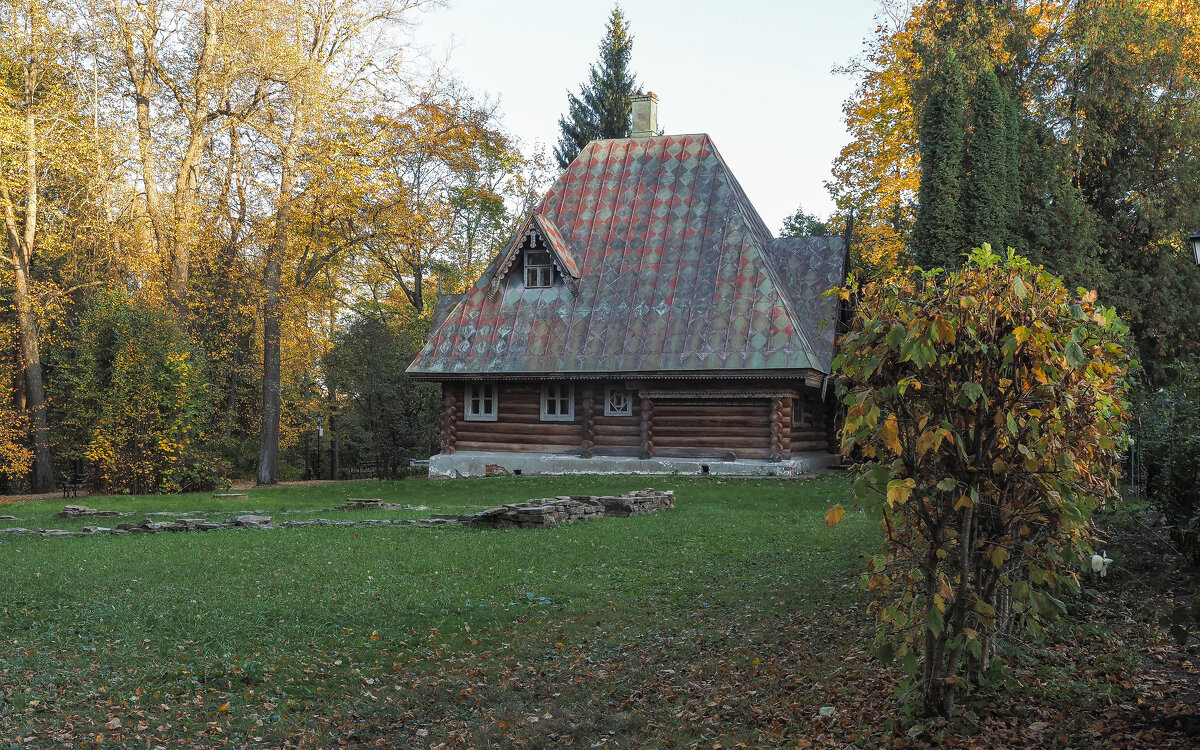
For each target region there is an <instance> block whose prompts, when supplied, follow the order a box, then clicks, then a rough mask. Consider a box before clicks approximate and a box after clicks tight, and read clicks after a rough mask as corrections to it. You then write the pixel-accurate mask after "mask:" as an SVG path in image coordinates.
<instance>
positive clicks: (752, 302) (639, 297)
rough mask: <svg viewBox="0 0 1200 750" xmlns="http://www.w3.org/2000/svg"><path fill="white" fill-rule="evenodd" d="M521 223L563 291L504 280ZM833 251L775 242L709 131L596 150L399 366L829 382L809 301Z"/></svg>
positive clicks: (821, 284) (815, 302) (838, 271)
mask: <svg viewBox="0 0 1200 750" xmlns="http://www.w3.org/2000/svg"><path fill="white" fill-rule="evenodd" d="M530 227H536V229H537V230H538V231H540V232H541V234H542V236H543V238H544V239H545V240H546V242H547V243H548V244H549V245H550V246H551V247H552V248H553V250H554V253H555V255H556V256H557V258H558V260H559V261H560V263H559V265H560V268H561V269H562V270H564V271H566V273H567V274H568V275H570V276H571V277H573V278H572V279H570V281H571V282H572V283H570V284H556V285H555V286H553V287H551V288H549V289H526V288H525V287H524V283H523V281H524V280H523V279H522V277H521V274H519V273H517V274H512V273H507V271H508V269H509V267H510V266H511V265H513V262H514V260H515V258H516V256H517V255H518V254H519V252H518V250H519V247H520V244H521V240H522V238H523V237H524V235H525V234H526V232H528V231H529V229H530ZM844 256H845V253H844V249H843V246H842V241H841V239H840V238H836V237H834V238H825V237H821V238H785V239H779V240H776V239H774V238H773V237H772V236H771V233H770V231H769V230H768V229H767V227H766V225H765V224H764V223H763V221H762V219H761V218H760V217H759V215H758V213H757V212H756V211H755V210H754V208H753V206H751V205H750V202H749V200H748V199H747V198H746V195H745V192H744V191H743V190H742V188H741V186H740V185H739V184H738V182H737V180H736V179H735V178H734V176H733V174H732V173H731V172H730V171H729V169H728V167H727V166H726V165H725V162H724V160H723V159H722V158H721V155H720V154H719V153H718V152H717V150H716V147H715V146H714V145H713V143H712V141H711V140H710V139H709V137H708V136H707V135H684V136H655V137H650V138H642V139H618V140H606V141H594V142H592V143H591V144H589V145H588V146H587V147H586V148H585V149H584V150H583V151H582V152H581V153H580V154H579V156H578V157H577V158H576V159H575V161H574V162H573V163H572V164H571V166H570V167H569V168H568V169H567V171H566V172H565V173H563V175H562V176H560V177H559V179H558V180H557V181H556V182H555V183H554V185H553V186H551V188H550V190H549V191H548V192H547V193H546V196H545V197H544V198H543V200H542V202H541V204H540V205H539V206H538V208H537V209H536V210H535V211H534V214H533V216H531V217H530V219H529V220H528V221H527V222H525V224H524V225H523V226H522V228H521V231H520V232H519V233H518V234H517V235H514V237H513V239H512V240H510V242H509V244H508V246H507V247H506V248H505V249H504V251H503V252H501V253H500V254H499V255H498V256H497V258H496V259H495V260H494V261H493V262H492V264H491V265H490V266H489V267H488V269H487V270H486V271H485V272H484V274H483V276H482V277H481V278H480V279H479V281H477V282H476V283H475V285H474V286H473V287H472V288H471V289H470V290H469V291H467V292H466V294H465V295H463V298H462V299H461V300H460V301H458V303H457V305H455V307H454V308H453V309H452V310H450V311H449V312H448V313H447V314H446V315H445V317H444V318H443V319H441V320H440V322H439V325H437V326H436V327H435V329H434V330H433V331H432V333H431V334H430V337H429V342H428V343H427V344H426V345H425V348H424V349H423V350H422V351H421V353H420V354H418V355H417V357H416V359H415V360H414V361H413V363H412V365H410V367H409V369H408V371H409V373H410V374H412V375H414V376H417V377H423V378H426V379H438V378H439V377H442V376H448V377H456V376H457V377H465V376H472V375H488V376H503V375H537V374H558V375H583V374H605V373H621V374H625V375H629V374H635V373H666V372H671V373H677V374H681V375H682V374H686V373H688V372H696V373H703V372H714V371H721V372H724V373H728V374H733V373H732V372H730V371H746V370H755V371H762V370H768V371H769V370H815V371H817V372H821V373H828V372H829V369H830V363H831V361H832V357H833V333H834V325H833V323H834V318H835V315H836V309H837V308H836V303H835V302H834V301H833V300H831V299H829V298H826V297H822V296H821V292H823V291H824V290H825V289H827V288H829V287H831V286H834V285H835V284H837V283H839V282H840V281H841V279H842V277H843V275H844V271H845V268H844ZM576 280H577V281H576ZM572 287H574V288H572ZM489 291H491V292H492V293H489ZM763 374H766V373H763Z"/></svg>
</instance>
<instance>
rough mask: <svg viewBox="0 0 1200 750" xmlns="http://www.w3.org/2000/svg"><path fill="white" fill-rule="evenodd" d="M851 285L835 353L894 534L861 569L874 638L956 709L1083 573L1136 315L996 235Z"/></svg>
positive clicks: (922, 689) (936, 709) (941, 708)
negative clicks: (935, 263) (1001, 252)
mask: <svg viewBox="0 0 1200 750" xmlns="http://www.w3.org/2000/svg"><path fill="white" fill-rule="evenodd" d="M838 294H839V295H840V296H841V297H842V298H843V299H847V300H850V299H854V300H857V303H858V308H857V313H856V315H855V318H854V322H853V327H852V330H851V331H850V332H849V333H848V334H847V335H846V336H845V337H844V339H843V341H842V345H841V351H842V353H841V355H840V356H839V358H838V361H837V362H836V363H835V369H836V371H838V372H840V373H841V374H840V392H841V394H842V397H843V400H844V402H845V404H846V407H847V415H846V420H845V427H844V430H843V433H842V452H843V454H846V455H857V456H859V457H861V459H862V463H861V466H860V468H861V469H862V473H861V474H860V478H859V480H858V481H857V483H856V494H857V497H858V499H859V500H860V502H862V503H864V504H865V506H866V508H867V510H868V511H869V512H870V513H871V514H873V515H875V516H877V517H878V518H879V519H880V520H881V523H882V527H883V531H884V538H885V545H886V549H885V551H884V552H883V554H880V555H879V556H877V557H875V558H874V559H872V560H871V562H870V564H869V565H868V576H867V579H866V580H867V581H868V586H869V588H870V590H871V591H872V592H873V593H874V603H873V605H872V608H873V611H874V612H875V614H876V615H877V617H878V622H879V629H878V633H879V651H878V654H879V656H880V658H881V659H883V660H884V661H891V660H892V659H893V658H897V659H899V660H900V663H901V665H902V666H903V667H904V668H905V670H906V671H907V673H908V675H909V678H910V679H909V681H908V682H907V683H906V684H905V686H904V687H907V688H908V689H909V690H915V691H919V694H920V695H921V697H922V708H923V710H924V712H925V713H926V714H931V715H932V714H937V715H947V714H949V713H950V711H951V710H952V709H953V707H954V700H955V694H956V692H957V691H958V690H959V688H960V686H962V685H967V686H968V687H969V686H970V685H971V684H973V683H975V682H977V681H978V680H979V679H980V678H981V677H982V676H983V675H984V674H985V673H986V672H987V671H988V670H990V669H993V668H996V667H999V666H1000V665H1001V664H1002V659H1001V658H1000V657H1002V656H1003V655H1004V653H1005V650H1006V647H1007V646H1008V645H1009V644H1010V643H1011V641H1010V640H1009V637H1010V634H1011V633H1013V630H1014V626H1016V625H1021V626H1023V627H1024V628H1025V629H1027V631H1029V632H1030V634H1031V635H1033V636H1035V637H1036V636H1037V635H1039V634H1040V632H1041V629H1042V628H1043V626H1044V624H1045V623H1046V622H1047V621H1048V620H1049V619H1051V618H1052V617H1054V616H1055V615H1057V614H1062V613H1063V612H1064V611H1065V609H1064V605H1063V603H1062V601H1061V599H1060V598H1059V597H1061V596H1062V592H1063V591H1068V592H1069V591H1073V590H1077V588H1078V579H1079V574H1080V572H1081V571H1083V570H1084V569H1085V568H1086V563H1085V560H1086V559H1087V558H1088V557H1089V556H1090V555H1091V554H1092V549H1091V546H1090V534H1089V531H1090V521H1089V519H1090V517H1091V514H1092V511H1093V510H1094V509H1095V508H1096V506H1097V505H1098V504H1099V503H1100V502H1102V501H1103V500H1104V499H1105V498H1107V497H1109V496H1111V495H1113V494H1114V493H1115V489H1116V482H1117V478H1118V454H1119V450H1120V440H1121V435H1122V422H1123V419H1124V418H1125V415H1126V408H1127V407H1126V401H1125V384H1124V376H1125V374H1126V364H1127V355H1126V353H1125V349H1124V347H1123V345H1122V341H1123V340H1124V337H1125V335H1126V333H1127V329H1126V328H1125V327H1124V325H1123V324H1122V323H1121V321H1120V320H1119V319H1118V318H1117V317H1116V315H1115V314H1114V312H1113V311H1112V310H1111V309H1106V308H1102V307H1100V306H1098V305H1097V302H1096V293H1095V292H1094V291H1093V292H1086V293H1083V292H1082V290H1081V292H1080V294H1079V295H1072V294H1070V293H1069V292H1068V290H1067V289H1066V288H1065V287H1064V286H1063V284H1062V283H1061V281H1059V280H1058V279H1057V278H1056V277H1054V276H1053V275H1051V274H1050V273H1049V272H1047V271H1046V270H1044V269H1043V268H1041V267H1038V266H1034V265H1032V264H1031V263H1029V261H1027V260H1025V259H1023V258H1021V257H1020V256H1018V255H1016V254H1015V253H1013V252H1012V251H1011V250H1010V251H1009V252H1008V254H1007V255H1006V256H998V255H996V254H995V253H993V252H992V251H991V250H990V248H988V246H986V245H985V246H984V247H983V248H982V249H979V250H975V251H974V252H973V253H972V254H971V255H970V256H969V257H968V260H967V264H966V265H965V266H964V267H963V268H962V269H961V270H959V271H954V272H951V273H946V272H944V271H942V270H941V269H935V270H933V271H922V270H921V269H919V268H914V269H905V270H900V271H896V272H893V273H892V274H890V275H889V276H888V277H886V278H883V279H880V280H878V281H875V282H872V283H866V284H862V285H860V284H858V283H857V282H855V280H854V279H851V280H850V281H848V282H847V284H846V286H845V287H843V288H842V289H840V290H839V291H838ZM843 513H844V511H843V509H842V508H841V507H840V506H839V507H835V508H834V509H831V511H830V513H829V515H828V516H827V519H828V520H829V521H830V522H831V523H836V522H837V521H838V520H840V518H841V515H842V514H843ZM913 694H916V693H915V692H914V693H913Z"/></svg>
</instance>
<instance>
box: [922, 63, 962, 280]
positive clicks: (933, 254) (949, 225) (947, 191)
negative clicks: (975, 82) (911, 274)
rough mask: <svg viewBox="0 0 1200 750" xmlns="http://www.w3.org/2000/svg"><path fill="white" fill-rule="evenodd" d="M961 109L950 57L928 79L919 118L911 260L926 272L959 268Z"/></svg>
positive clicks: (958, 77)
mask: <svg viewBox="0 0 1200 750" xmlns="http://www.w3.org/2000/svg"><path fill="white" fill-rule="evenodd" d="M964 109H965V94H964V90H963V74H962V67H961V66H960V65H959V62H958V56H957V55H956V54H955V53H954V52H952V51H951V52H949V53H948V54H947V55H946V59H945V61H944V62H943V63H942V65H941V66H940V67H939V69H938V70H937V71H936V72H935V73H934V79H933V82H932V88H931V90H930V92H929V96H928V98H927V99H926V100H925V109H924V112H923V114H922V117H921V136H920V140H921V184H920V188H919V190H918V200H919V202H920V210H919V211H918V213H917V221H916V226H915V227H914V228H913V256H914V259H915V260H916V262H917V263H918V264H919V265H921V266H924V267H926V268H933V267H935V266H941V267H945V268H954V267H957V266H960V265H962V256H963V253H965V252H966V251H967V244H968V243H967V234H966V232H965V231H964V226H963V206H962V168H963V155H964V150H965V140H966V135H965V132H964V119H965V116H964Z"/></svg>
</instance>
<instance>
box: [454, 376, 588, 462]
mask: <svg viewBox="0 0 1200 750" xmlns="http://www.w3.org/2000/svg"><path fill="white" fill-rule="evenodd" d="M497 390H498V397H499V401H498V402H497V404H496V421H495V422H482V421H480V422H476V421H467V419H466V418H465V417H464V413H463V409H464V404H463V385H462V384H461V383H445V384H443V386H442V393H443V396H446V395H453V396H454V398H455V404H454V448H455V450H460V451H528V452H530V453H579V452H580V446H581V443H582V441H583V425H582V423H581V421H580V418H579V417H580V404H579V397H580V386H578V385H576V386H575V421H574V422H543V421H542V420H541V413H542V412H541V409H542V386H541V384H539V383H499V384H498V387H497ZM443 403H445V399H443ZM443 442H445V440H444V436H443Z"/></svg>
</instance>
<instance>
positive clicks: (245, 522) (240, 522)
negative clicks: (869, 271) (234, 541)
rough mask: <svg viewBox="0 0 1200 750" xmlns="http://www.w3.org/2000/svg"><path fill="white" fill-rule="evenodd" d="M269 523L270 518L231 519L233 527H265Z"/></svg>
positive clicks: (238, 517) (243, 517)
mask: <svg viewBox="0 0 1200 750" xmlns="http://www.w3.org/2000/svg"><path fill="white" fill-rule="evenodd" d="M269 523H271V517H270V516H237V517H236V518H234V519H233V525H234V526H266V525H267V524H269Z"/></svg>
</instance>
